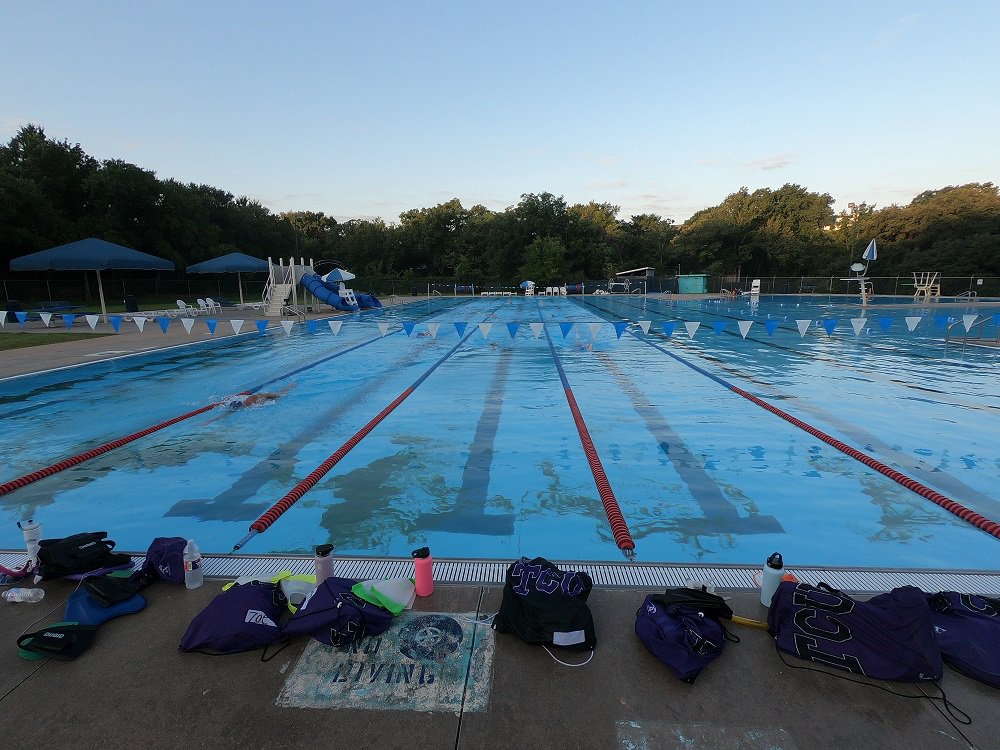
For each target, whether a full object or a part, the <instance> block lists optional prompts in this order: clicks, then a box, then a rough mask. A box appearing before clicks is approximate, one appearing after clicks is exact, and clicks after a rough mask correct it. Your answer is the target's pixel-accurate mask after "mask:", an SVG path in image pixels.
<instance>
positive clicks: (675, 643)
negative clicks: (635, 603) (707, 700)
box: [635, 589, 739, 684]
mask: <svg viewBox="0 0 1000 750" xmlns="http://www.w3.org/2000/svg"><path fill="white" fill-rule="evenodd" d="M680 591H686V590H683V589H682V590H680ZM691 593H692V594H693V595H699V596H701V597H713V596H714V595H712V594H707V593H702V592H697V591H691ZM697 598H698V597H697V596H696V597H694V598H693V600H692V601H688V602H686V603H685V599H687V597H684V596H681V597H676V598H675V597H672V596H671V592H670V591H668V592H667V594H666V595H664V594H650V595H649V596H647V597H646V599H645V601H643V603H642V606H641V607H639V610H638V611H637V612H636V613H635V634H636V635H637V636H638V637H639V640H641V641H642V643H643V645H644V646H645V647H646V648H647V649H648V650H649V652H650V653H651V654H653V656H655V657H656V658H657V659H659V660H660V661H662V662H663V663H664V664H666V665H667V666H668V667H669V668H670V671H671V672H673V673H674V675H676V676H677V678H678V679H679V680H683V681H684V682H688V683H692V684H693V683H694V681H695V679H696V678H697V677H698V675H699V674H700V673H701V670H703V669H704V668H705V667H707V666H708V665H709V664H711V663H712V662H713V661H715V659H717V658H718V657H719V655H720V654H722V650H723V649H724V648H725V645H726V641H727V640H728V639H730V638H733V639H734V640H737V641H738V640H739V639H738V638H735V636H730V635H729V634H728V633H727V632H726V629H725V627H723V625H722V623H720V622H719V621H718V619H717V617H718V616H719V615H720V614H721V615H722V616H727V615H726V614H725V612H726V611H728V612H729V614H728V616H729V617H731V616H732V611H731V610H729V607H728V605H726V604H725V602H724V601H723V599H722V598H721V597H714V598H716V599H718V600H719V602H721V603H722V607H723V608H724V609H715V607H713V605H712V602H708V603H707V604H708V606H705V607H698V606H697V605H696V604H695V603H693V601H694V600H697ZM713 610H715V611H713ZM716 612H718V614H716Z"/></svg>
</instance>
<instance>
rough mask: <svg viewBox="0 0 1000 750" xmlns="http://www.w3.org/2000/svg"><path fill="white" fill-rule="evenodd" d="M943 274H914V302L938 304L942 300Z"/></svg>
mask: <svg viewBox="0 0 1000 750" xmlns="http://www.w3.org/2000/svg"><path fill="white" fill-rule="evenodd" d="M940 277H941V273H940V272H939V271H914V272H913V290H914V291H913V301H914V302H919V301H920V300H921V299H923V300H924V301H925V302H930V301H932V300H933V301H934V302H937V301H938V300H939V299H941V282H940V281H939V279H940Z"/></svg>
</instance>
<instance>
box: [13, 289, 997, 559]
mask: <svg viewBox="0 0 1000 750" xmlns="http://www.w3.org/2000/svg"><path fill="white" fill-rule="evenodd" d="M755 302H756V301H755ZM996 312H998V310H997V309H994V308H990V307H989V306H986V305H982V304H980V305H978V306H976V308H975V313H976V314H978V315H986V316H987V317H989V316H990V315H992V314H994V313H996ZM964 313H965V310H964V309H962V308H948V309H946V308H944V307H938V306H930V307H926V308H914V307H912V306H898V307H897V306H893V305H880V306H879V307H878V310H877V312H876V311H873V310H868V311H862V309H861V308H860V306H859V305H857V304H855V303H854V302H853V300H852V299H850V298H829V299H827V298H821V299H819V300H817V299H815V298H811V297H809V298H790V297H775V298H767V297H765V298H762V299H761V300H760V301H759V303H758V304H751V301H750V300H749V299H747V298H743V299H738V300H727V301H719V300H701V301H691V302H679V301H673V300H671V299H670V298H662V297H649V298H644V297H618V296H614V297H613V296H588V297H570V298H556V297H541V298H525V297H519V298H472V299H468V298H440V299H430V300H427V301H421V302H418V303H411V304H409V305H406V306H400V307H397V308H389V309H385V310H383V311H381V312H378V313H377V314H361V315H354V316H347V317H344V318H340V320H343V321H344V323H343V327H342V328H341V330H340V332H339V335H336V336H335V335H333V333H332V332H331V331H330V330H329V329H326V330H324V327H323V326H322V325H321V327H319V328H318V329H317V330H316V332H315V333H310V332H309V331H308V330H306V328H305V326H297V327H296V328H295V329H294V331H293V332H292V333H291V335H286V334H285V333H284V331H283V330H282V329H280V328H278V329H277V330H274V331H271V332H269V333H268V334H267V335H258V334H256V333H253V334H247V335H243V336H240V337H237V338H236V339H232V340H225V341H220V342H210V343H208V344H199V345H197V346H188V347H181V348H177V349H174V350H171V351H168V352H160V353H154V354H148V355H143V356H141V357H129V358H123V359H119V360H115V361H111V362H105V363H101V364H94V365H88V366H85V367H79V368H73V369H70V370H63V371H59V372H52V373H47V374H40V375H33V376H30V377H23V378H16V379H11V380H7V381H4V382H2V383H0V416H2V419H3V435H2V437H0V448H2V449H3V451H4V453H5V455H6V456H8V461H7V462H6V465H5V469H4V473H3V475H2V476H0V483H2V482H5V481H9V480H11V479H13V478H15V477H19V476H21V475H23V474H27V473H29V472H32V471H35V470H37V469H39V468H41V467H44V466H48V465H51V464H53V463H56V462H57V461H59V460H61V459H63V458H66V457H68V456H72V455H76V454H79V453H81V452H82V451H85V450H87V449H88V448H92V447H94V446H96V445H100V444H102V443H106V442H108V441H110V440H115V439H116V438H119V437H121V436H123V435H130V434H132V433H135V432H137V431H140V430H143V429H144V428H147V427H149V426H150V425H154V424H157V423H161V422H163V421H165V420H169V419H172V418H174V417H176V416H178V415H181V414H187V413H190V412H191V411H194V410H197V409H198V408H200V407H203V406H205V405H206V404H209V403H214V402H217V401H219V400H220V399H223V398H225V397H226V396H227V395H229V394H233V393H236V392H240V391H243V390H248V389H256V388H262V389H263V390H264V391H276V390H278V389H280V388H282V387H283V386H285V385H286V384H288V383H294V387H293V388H292V389H291V390H290V391H289V392H288V393H287V394H286V395H284V396H283V397H282V398H281V399H280V400H278V401H276V402H273V403H268V404H264V405H260V406H254V407H251V408H246V409H240V410H236V411H232V410H229V409H221V408H219V409H212V410H210V411H207V412H205V413H201V414H198V415H196V416H192V417H191V418H189V419H185V420H183V421H180V422H178V423H177V424H175V425H173V426H170V427H168V428H166V429H163V430H160V431H157V432H155V433H153V434H151V435H149V436H147V437H143V438H141V439H138V440H135V441H134V442H130V443H128V444H127V445H124V446H122V447H120V448H117V449H115V450H111V451H109V452H107V453H105V454H103V455H100V456H97V457H95V458H92V459H90V460H88V461H85V462H83V463H80V464H79V465H77V466H74V467H72V468H69V469H67V470H65V471H61V472H58V473H55V474H53V475H52V476H49V477H47V478H44V479H41V480H40V481H36V482H33V483H31V484H28V485H26V486H24V487H21V488H20V489H17V490H15V491H13V492H10V493H8V494H5V495H2V496H0V548H8V549H17V548H19V547H20V545H21V539H20V533H19V532H18V530H17V528H16V526H15V521H17V520H19V519H21V518H23V517H28V516H33V517H34V518H36V519H37V520H40V521H41V522H42V523H43V526H44V530H45V535H46V536H49V537H52V536H62V535H66V534H70V533H75V532H77V531H81V530H93V529H96V528H98V527H99V528H100V529H102V530H107V531H108V532H109V534H110V536H111V538H113V539H115V540H116V541H117V542H118V546H119V548H121V549H127V550H136V551H142V550H144V549H145V548H146V546H147V545H148V543H149V541H150V539H151V538H152V537H154V536H174V535H178V536H188V537H193V538H195V539H197V540H198V542H199V544H200V545H201V547H202V549H203V550H206V551H211V552H228V551H229V550H231V549H232V547H233V545H234V544H235V543H236V542H237V541H239V540H240V539H242V538H243V537H244V535H245V534H246V532H247V530H248V527H249V526H250V524H251V523H253V522H254V521H255V520H256V519H258V517H259V516H261V514H262V513H264V512H265V511H266V510H267V509H268V508H269V507H271V505H272V504H274V503H275V501H277V500H278V499H280V498H282V497H284V496H286V494H287V493H289V491H290V490H292V488H294V487H296V486H297V485H298V484H299V483H300V482H301V481H302V480H303V479H304V478H305V477H307V476H308V475H310V472H313V471H314V470H315V469H316V468H317V467H318V466H320V465H321V464H323V462H324V461H326V460H327V459H328V458H329V457H330V456H331V455H332V454H334V453H335V452H336V451H337V450H338V448H341V447H342V446H344V445H345V443H347V441H348V440H349V439H350V438H351V437H352V436H354V435H355V434H356V433H357V432H358V431H359V430H360V429H361V428H362V427H364V426H365V425H366V424H367V423H369V421H370V420H372V419H373V417H375V416H376V415H378V414H379V413H380V412H382V411H383V410H384V409H386V407H387V406H388V405H390V404H392V403H394V401H396V400H397V399H398V398H399V397H400V396H401V395H402V394H407V395H406V397H405V400H402V401H401V402H399V403H398V405H397V406H396V407H395V408H394V409H393V410H392V411H391V413H388V414H387V415H386V416H385V418H384V419H382V421H380V422H379V423H378V424H377V425H374V426H372V428H371V430H370V432H368V433H367V434H365V435H364V436H362V437H361V438H360V439H358V441H357V444H356V445H355V446H354V447H353V449H352V450H350V451H349V452H347V453H346V454H345V455H343V458H342V459H341V460H340V461H339V463H337V464H336V465H335V466H334V467H333V468H332V469H331V470H330V471H329V473H327V474H325V475H324V476H322V477H321V478H319V479H318V480H317V482H316V484H315V486H314V487H313V488H312V489H310V490H309V491H308V492H305V494H304V495H303V496H302V497H301V499H299V500H298V501H297V502H296V503H294V504H293V505H292V506H291V507H290V509H289V510H288V511H287V512H286V513H285V514H284V515H283V516H281V517H280V518H279V519H278V520H277V521H276V522H275V523H274V524H273V525H272V526H270V528H268V529H267V530H266V531H264V532H263V533H261V534H259V535H257V536H256V537H254V538H253V539H251V540H250V541H249V542H248V543H247V546H246V548H245V550H246V551H247V552H253V553H290V554H308V553H310V552H311V550H312V549H313V547H314V546H315V545H317V544H320V543H324V542H331V543H332V544H333V545H334V547H335V549H336V551H337V553H338V554H343V555H356V556H365V555H370V556H406V555H408V554H409V551H410V550H411V549H413V548H415V547H418V546H423V545H429V546H430V547H431V548H432V550H433V552H434V555H435V556H436V557H468V558H489V559H511V558H516V557H518V556H520V555H522V554H526V555H529V556H533V555H538V554H541V555H545V556H547V557H550V558H552V559H575V560H620V559H622V553H621V551H620V550H619V548H618V545H617V544H616V539H615V536H614V535H613V534H612V528H611V526H610V524H609V520H608V516H607V515H606V513H605V507H604V505H603V504H602V493H601V492H600V491H599V488H598V484H597V483H596V482H595V478H594V475H593V473H592V466H591V464H590V463H589V462H588V460H587V456H586V454H585V451H584V449H583V447H582V445H581V439H580V436H579V433H578V429H577V425H576V424H575V423H574V417H573V414H572V412H571V411H570V408H569V405H568V401H567V397H566V393H565V390H564V387H563V383H562V381H561V380H560V376H559V367H561V369H562V371H563V373H564V374H565V378H566V381H567V382H568V384H569V386H570V387H571V390H572V394H573V397H574V398H575V401H576V403H577V404H578V406H579V413H580V415H581V417H582V420H583V422H584V424H585V428H586V431H587V432H588V433H589V435H590V436H591V438H592V440H593V446H594V450H595V453H596V455H597V457H598V460H599V466H600V468H601V470H603V472H604V474H605V475H606V477H607V484H608V487H609V488H610V491H611V492H612V493H613V496H614V498H615V499H616V501H617V503H618V506H619V507H620V509H621V514H622V517H623V518H624V520H625V522H626V524H627V526H628V530H629V532H630V534H631V537H632V539H634V543H635V551H636V555H637V559H638V560H640V561H645V562H703V563H759V562H760V561H761V560H763V559H764V557H765V556H766V555H767V554H768V553H769V552H771V551H773V550H774V549H780V550H781V551H782V553H783V554H784V555H785V557H786V560H790V561H794V562H795V564H799V565H806V564H809V565H838V566H839V565H857V566H882V567H912V568H968V569H993V568H995V563H994V560H995V559H996V558H995V555H996V550H997V547H996V545H997V543H998V540H997V539H996V538H994V537H993V536H991V535H989V534H987V533H984V531H982V530H980V529H977V528H975V527H973V526H970V525H969V524H968V523H966V522H964V521H962V520H961V519H960V518H958V517H956V516H955V515H953V514H952V513H949V512H947V511H946V510H944V509H942V508H941V507H939V506H938V505H935V504H934V503H932V502H930V501H929V500H928V499H925V498H924V497H921V496H920V495H918V494H916V493H914V492H912V491H910V490H909V489H907V488H906V487H904V486H902V485H901V484H900V483H898V482H896V481H893V480H892V479H890V478H888V477H886V476H884V475H883V474H881V473H879V472H877V471H874V470H873V469H871V468H869V467H868V466H866V465H865V464H863V463H861V462H859V461H858V460H856V459H855V458H852V457H851V456H849V455H847V454H845V453H844V452H841V451H840V450H837V449H836V448H835V447H833V446H831V445H829V444H828V443H825V442H823V441H822V440H820V439H817V437H816V436H815V435H814V434H811V433H810V432H807V431H805V430H804V429H802V428H801V427H797V426H794V425H793V424H790V423H789V422H787V421H785V420H783V419H780V418H779V417H778V416H775V415H774V414H773V413H771V412H768V411H767V410H766V409H765V408H763V407H762V406H761V405H760V403H755V402H754V401H751V400H749V399H748V398H745V397H743V396H741V395H739V393H737V392H734V390H732V388H730V387H727V385H731V386H735V387H736V388H738V389H741V390H742V391H745V392H747V393H748V394H751V395H753V396H754V397H756V398H757V399H760V400H762V401H763V402H766V403H768V404H771V405H773V406H775V407H777V408H779V409H782V410H784V411H785V412H788V413H789V414H791V415H793V416H794V417H795V418H797V419H798V420H801V422H802V423H806V424H808V425H809V426H811V427H813V428H815V429H816V430H818V431H821V432H822V433H824V434H828V435H829V436H831V437H832V438H833V439H835V440H838V441H842V442H843V443H845V444H847V445H848V446H851V447H853V448H854V449H857V450H858V451H861V452H862V453H864V454H866V455H869V456H871V457H873V458H874V459H876V460H877V461H879V462H882V463H884V464H886V465H888V466H890V467H892V468H893V469H895V470H898V471H899V472H901V473H902V474H903V475H905V476H907V477H909V478H912V479H914V480H917V481H918V482H920V483H922V484H923V485H926V486H927V487H929V488H931V489H933V490H934V491H936V492H939V493H942V494H943V495H945V496H947V497H948V498H951V499H953V500H955V501H957V502H959V503H961V504H962V505H963V506H965V507H967V508H969V509H970V510H972V511H974V512H976V513H978V514H981V515H982V516H984V517H986V518H988V519H993V520H997V519H1000V499H998V493H997V492H996V487H997V486H998V479H1000V395H998V393H997V392H998V389H997V387H996V386H997V375H998V360H997V354H996V352H995V351H993V350H978V349H975V348H973V347H966V348H965V349H964V350H963V351H959V350H958V348H956V347H955V346H954V345H952V346H951V347H950V349H949V350H948V351H947V352H946V351H945V348H944V345H943V344H942V342H941V337H942V335H943V333H942V329H943V326H946V325H948V323H949V320H950V321H954V320H957V319H961V316H962V314H964ZM862 317H865V318H867V320H866V321H864V323H863V324H861V325H858V331H859V332H858V333H857V334H855V325H857V324H855V325H852V324H851V323H850V320H851V319H852V318H853V319H855V320H858V319H860V318H862ZM916 317H919V318H920V320H919V321H918V323H917V324H916V325H915V327H914V329H913V330H912V331H911V330H909V324H908V323H907V322H906V318H911V319H912V318H916ZM942 317H944V321H942V320H941V318H942ZM747 320H752V321H754V322H753V325H752V326H751V328H750V329H749V331H748V332H747V335H746V337H745V338H744V337H743V335H742V331H741V330H740V328H739V321H747ZM887 320H888V323H886V321H887ZM640 321H649V322H650V324H649V326H648V332H644V330H643V329H644V328H645V323H640ZM797 321H802V322H803V323H806V324H807V325H802V324H801V323H798V322H797ZM911 322H912V321H911ZM695 323H698V324H699V327H698V328H697V330H694V324H695ZM379 324H381V327H380V325H379ZM532 324H534V327H532ZM539 324H541V325H539ZM986 325H987V326H995V325H996V323H995V322H992V321H991V322H988V323H987V324H986ZM800 326H801V331H800ZM383 329H384V332H385V335H383ZM987 330H993V329H987ZM619 332H621V337H620V338H619V337H618V333H619ZM484 333H487V334H488V335H485V336H484ZM536 333H537V336H536ZM692 334H693V335H692ZM557 360H558V362H559V366H557V365H556V361H557ZM428 373H429V374H428ZM414 386H415V387H414ZM411 388H412V391H410V390H409V389H411Z"/></svg>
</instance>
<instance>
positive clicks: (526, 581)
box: [510, 558, 586, 596]
mask: <svg viewBox="0 0 1000 750" xmlns="http://www.w3.org/2000/svg"><path fill="white" fill-rule="evenodd" d="M510 577H511V583H512V584H513V589H514V593H515V594H517V595H518V596H526V595H527V594H528V592H529V591H530V590H531V582H532V581H534V582H535V586H534V588H535V590H536V591H540V592H542V593H543V594H554V593H556V592H557V591H559V590H560V589H561V590H562V592H563V593H564V594H567V595H568V596H579V595H580V594H582V593H583V591H584V589H585V588H586V587H585V586H584V583H583V581H582V580H580V576H579V574H578V573H577V572H576V571H572V570H567V571H566V572H564V573H561V574H559V573H556V572H554V571H552V570H550V569H549V568H546V567H544V566H542V565H537V564H532V563H531V562H528V561H526V560H524V559H523V558H522V559H521V560H518V561H517V562H516V563H514V569H513V570H512V571H511V574H510Z"/></svg>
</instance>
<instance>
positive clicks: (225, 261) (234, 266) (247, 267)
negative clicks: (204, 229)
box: [185, 253, 270, 305]
mask: <svg viewBox="0 0 1000 750" xmlns="http://www.w3.org/2000/svg"><path fill="white" fill-rule="evenodd" d="M185 270H186V271H187V273H235V274H236V282H237V284H239V287H240V304H241V305H242V304H243V274H245V273H267V272H268V271H269V270H270V267H269V266H268V263H267V261H266V260H261V259H260V258H255V257H253V256H252V255H247V254H246V253H229V254H228V255H220V256H219V257H218V258H212V259H211V260H203V261H202V262H201V263H195V264H194V265H190V266H188V267H187V269H185Z"/></svg>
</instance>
